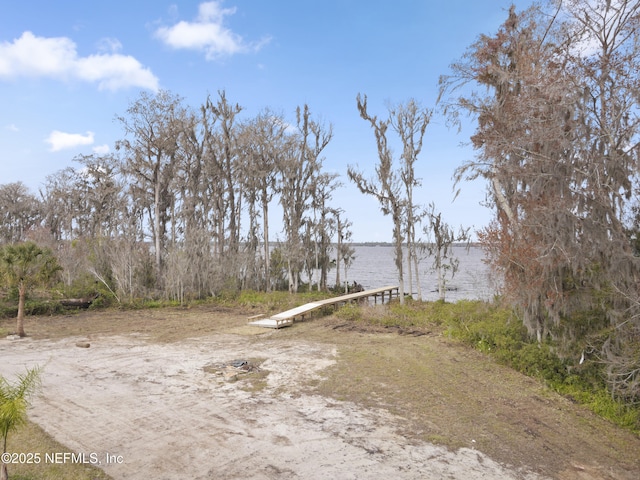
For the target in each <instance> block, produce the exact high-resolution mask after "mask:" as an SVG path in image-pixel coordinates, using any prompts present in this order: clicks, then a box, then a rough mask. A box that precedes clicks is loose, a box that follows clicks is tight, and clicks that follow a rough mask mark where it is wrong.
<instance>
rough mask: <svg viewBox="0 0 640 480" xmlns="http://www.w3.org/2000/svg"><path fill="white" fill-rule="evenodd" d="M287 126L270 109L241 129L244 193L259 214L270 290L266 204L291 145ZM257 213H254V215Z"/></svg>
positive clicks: (267, 204)
mask: <svg viewBox="0 0 640 480" xmlns="http://www.w3.org/2000/svg"><path fill="white" fill-rule="evenodd" d="M286 130H287V123H286V122H285V120H284V118H283V116H282V115H280V114H276V113H274V112H272V111H271V110H269V109H266V110H264V111H263V112H261V113H260V114H258V116H256V117H255V118H253V119H252V120H251V121H250V122H248V123H247V125H246V126H245V128H244V129H243V150H244V157H245V165H244V172H245V178H246V183H247V189H248V190H249V191H250V192H254V194H255V200H256V201H257V202H259V204H260V210H261V214H262V240H263V242H262V243H263V254H262V257H263V262H264V267H263V268H264V288H265V290H266V291H267V292H268V291H269V290H270V289H271V272H270V259H269V257H270V239H269V204H270V203H271V200H272V199H273V196H274V195H275V194H276V193H277V183H276V174H277V166H278V165H280V164H281V163H282V162H283V159H284V155H285V153H286V149H287V142H289V141H290V139H289V138H288V135H287V133H286ZM256 213H257V212H256Z"/></svg>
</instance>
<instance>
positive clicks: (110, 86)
mask: <svg viewBox="0 0 640 480" xmlns="http://www.w3.org/2000/svg"><path fill="white" fill-rule="evenodd" d="M106 42H107V45H109V48H110V49H111V50H112V51H113V52H115V51H116V50H117V49H119V48H120V47H119V42H117V40H113V39H110V40H107V41H106ZM17 77H49V78H54V79H58V80H71V79H78V80H83V81H88V82H92V83H97V84H98V87H99V88H100V89H101V90H103V89H107V90H117V89H119V88H127V87H140V88H148V89H150V90H154V91H156V90H158V79H157V78H156V76H155V75H153V73H152V72H151V70H149V69H148V68H144V67H143V66H142V64H140V62H138V60H136V59H135V58H133V57H131V56H128V55H121V54H117V53H103V54H97V55H90V56H88V57H78V53H77V51H76V44H75V43H74V42H73V41H72V40H70V39H69V38H66V37H55V38H44V37H37V36H35V35H34V34H33V33H31V32H24V33H23V34H22V36H21V37H20V38H18V39H16V40H14V41H13V43H8V42H2V43H0V78H17Z"/></svg>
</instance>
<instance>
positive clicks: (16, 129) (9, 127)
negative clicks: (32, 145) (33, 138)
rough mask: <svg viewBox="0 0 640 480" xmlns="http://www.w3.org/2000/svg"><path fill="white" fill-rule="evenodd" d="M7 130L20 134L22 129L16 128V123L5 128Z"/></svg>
mask: <svg viewBox="0 0 640 480" xmlns="http://www.w3.org/2000/svg"><path fill="white" fill-rule="evenodd" d="M5 128H6V129H7V130H9V131H10V132H19V131H20V129H19V128H18V127H16V125H15V124H14V123H12V124H10V125H7V126H6V127H5Z"/></svg>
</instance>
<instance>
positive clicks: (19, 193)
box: [0, 182, 41, 244]
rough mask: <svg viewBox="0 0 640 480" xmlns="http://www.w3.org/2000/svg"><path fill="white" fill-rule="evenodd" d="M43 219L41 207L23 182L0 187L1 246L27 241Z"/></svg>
mask: <svg viewBox="0 0 640 480" xmlns="http://www.w3.org/2000/svg"><path fill="white" fill-rule="evenodd" d="M40 217H41V205H40V203H39V202H38V199H37V198H36V197H35V196H34V195H32V194H31V193H30V192H29V189H28V188H27V186H26V185H25V184H24V183H22V182H15V183H7V184H4V185H0V244H2V243H15V242H20V241H24V240H25V235H26V233H27V232H28V231H29V230H30V229H31V228H33V227H35V226H36V225H37V224H38V222H39V220H40Z"/></svg>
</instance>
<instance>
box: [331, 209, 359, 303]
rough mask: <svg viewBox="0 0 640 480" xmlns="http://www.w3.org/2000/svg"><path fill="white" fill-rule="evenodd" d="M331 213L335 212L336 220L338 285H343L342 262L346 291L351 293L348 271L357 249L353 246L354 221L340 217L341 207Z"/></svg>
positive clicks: (338, 286)
mask: <svg viewBox="0 0 640 480" xmlns="http://www.w3.org/2000/svg"><path fill="white" fill-rule="evenodd" d="M331 213H333V215H334V217H335V220H336V236H337V242H336V244H337V246H336V287H337V288H340V287H341V285H342V283H341V281H340V264H342V265H343V268H344V293H349V281H348V278H347V272H348V269H349V267H350V266H351V263H352V262H353V260H354V259H355V255H354V254H355V249H354V248H353V247H352V246H351V236H352V232H351V226H352V223H351V222H350V221H349V220H346V219H345V220H343V219H342V218H340V215H341V214H342V213H344V211H343V210H342V209H341V208H337V209H333V210H332V212H331Z"/></svg>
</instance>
